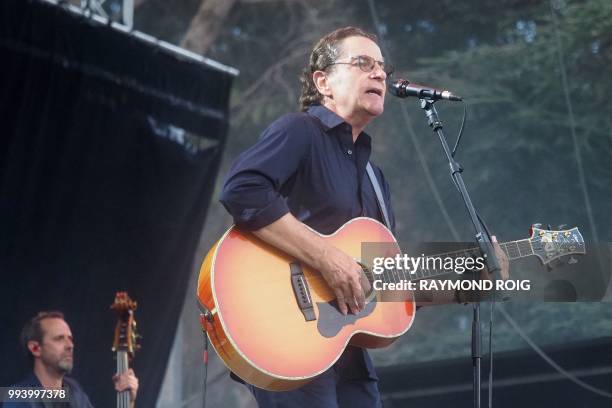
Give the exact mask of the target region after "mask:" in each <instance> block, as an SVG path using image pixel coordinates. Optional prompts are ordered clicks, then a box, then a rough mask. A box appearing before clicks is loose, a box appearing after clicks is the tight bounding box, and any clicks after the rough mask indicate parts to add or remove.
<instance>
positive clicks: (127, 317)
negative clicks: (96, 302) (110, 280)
mask: <svg viewBox="0 0 612 408" xmlns="http://www.w3.org/2000/svg"><path fill="white" fill-rule="evenodd" d="M137 306H138V303H137V302H135V301H134V300H132V299H130V297H129V295H128V294H127V292H117V294H116V295H115V301H114V302H113V304H112V305H111V307H110V308H111V309H113V310H114V311H115V312H117V325H116V326H115V339H114V341H113V351H127V353H128V355H129V356H130V358H132V357H134V353H135V352H136V350H138V349H139V348H140V345H139V344H137V338H138V337H139V336H138V334H137V333H136V320H134V310H136V307H137Z"/></svg>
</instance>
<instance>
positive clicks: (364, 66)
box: [321, 55, 394, 76]
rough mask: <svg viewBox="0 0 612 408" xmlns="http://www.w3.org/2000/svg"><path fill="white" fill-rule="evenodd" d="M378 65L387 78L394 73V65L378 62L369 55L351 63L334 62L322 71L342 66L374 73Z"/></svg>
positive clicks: (352, 59)
mask: <svg viewBox="0 0 612 408" xmlns="http://www.w3.org/2000/svg"><path fill="white" fill-rule="evenodd" d="M376 63H378V66H379V67H380V69H382V70H383V71H385V74H387V76H390V75H391V74H393V71H394V68H393V65H391V64H389V63H386V62H384V61H377V60H375V59H374V58H372V57H370V56H367V55H358V56H356V57H351V60H350V61H349V62H338V61H336V62H332V63H331V64H328V65H326V66H325V67H323V69H322V70H321V71H324V70H326V69H327V68H329V67H330V66H332V65H338V64H342V65H357V66H358V67H359V68H360V69H361V70H362V71H363V72H372V71H373V70H374V67H375V66H376Z"/></svg>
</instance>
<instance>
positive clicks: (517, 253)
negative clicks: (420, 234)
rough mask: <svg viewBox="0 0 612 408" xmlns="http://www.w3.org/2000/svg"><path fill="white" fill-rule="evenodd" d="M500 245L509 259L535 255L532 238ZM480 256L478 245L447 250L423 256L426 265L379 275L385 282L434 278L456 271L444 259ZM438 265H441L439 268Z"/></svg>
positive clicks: (392, 270)
mask: <svg viewBox="0 0 612 408" xmlns="http://www.w3.org/2000/svg"><path fill="white" fill-rule="evenodd" d="M499 246H500V248H501V249H502V251H504V253H505V254H506V256H507V257H508V260H510V261H512V260H515V259H519V258H525V257H528V256H532V255H534V251H533V247H532V245H531V242H530V239H521V240H518V241H509V242H503V243H500V244H499ZM479 256H482V255H481V253H480V248H477V247H473V248H468V249H465V250H459V251H452V252H445V253H441V254H438V255H425V256H422V257H421V258H422V261H421V262H422V263H423V262H424V263H425V265H423V266H421V267H419V268H418V269H416V270H414V271H412V270H411V271H407V270H405V269H391V270H387V269H385V271H384V272H383V273H382V274H380V275H378V277H379V278H380V279H382V281H383V282H387V283H398V282H401V281H402V280H406V281H417V280H421V279H427V278H433V277H436V276H442V275H446V274H450V273H454V272H455V270H454V269H451V270H449V269H445V268H444V267H443V264H444V260H446V259H448V258H451V259H455V258H472V259H475V258H477V257H479ZM440 263H442V265H440ZM438 266H440V267H439V268H438Z"/></svg>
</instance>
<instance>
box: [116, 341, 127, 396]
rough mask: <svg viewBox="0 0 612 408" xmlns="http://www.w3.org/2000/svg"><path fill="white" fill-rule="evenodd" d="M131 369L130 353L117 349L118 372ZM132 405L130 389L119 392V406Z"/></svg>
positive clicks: (121, 372)
mask: <svg viewBox="0 0 612 408" xmlns="http://www.w3.org/2000/svg"><path fill="white" fill-rule="evenodd" d="M128 369H129V363H128V353H127V351H125V350H118V351H117V374H123V373H125V372H126V371H127V370H128ZM129 407H130V392H129V391H128V390H126V391H121V392H117V408H129Z"/></svg>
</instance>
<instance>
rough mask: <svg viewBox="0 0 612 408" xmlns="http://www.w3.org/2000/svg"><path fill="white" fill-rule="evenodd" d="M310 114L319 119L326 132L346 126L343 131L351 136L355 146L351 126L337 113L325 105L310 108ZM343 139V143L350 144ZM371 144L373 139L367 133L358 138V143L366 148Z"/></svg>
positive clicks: (351, 142)
mask: <svg viewBox="0 0 612 408" xmlns="http://www.w3.org/2000/svg"><path fill="white" fill-rule="evenodd" d="M308 114H309V115H311V116H314V117H315V118H317V119H319V121H320V122H321V123H322V124H323V126H324V127H325V131H326V132H327V131H329V130H331V129H334V128H336V127H338V126H340V125H343V124H344V126H342V130H343V131H344V132H346V133H349V134H350V144H351V145H352V144H353V136H352V133H351V125H349V124H348V123H346V122H345V121H344V119H342V118H341V117H340V116H338V115H337V114H336V113H335V112H332V111H331V110H329V109H328V108H326V107H325V106H323V105H314V106H311V107H309V108H308ZM344 132H343V133H344ZM342 139H343V142H348V140H345V139H346V138H342ZM371 142H372V139H371V137H370V135H368V134H367V133H366V132H361V133H360V134H359V136H357V143H363V144H365V145H366V146H368V147H370V145H371ZM345 144H346V143H345Z"/></svg>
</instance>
